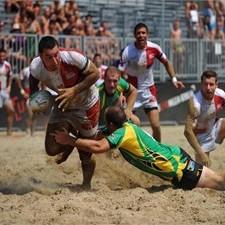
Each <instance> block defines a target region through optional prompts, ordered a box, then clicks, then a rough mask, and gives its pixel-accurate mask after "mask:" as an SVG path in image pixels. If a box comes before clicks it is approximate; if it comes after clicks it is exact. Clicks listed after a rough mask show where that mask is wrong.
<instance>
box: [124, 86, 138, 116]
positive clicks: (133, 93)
mask: <svg viewBox="0 0 225 225" xmlns="http://www.w3.org/2000/svg"><path fill="white" fill-rule="evenodd" d="M124 95H125V97H126V103H127V107H126V109H125V113H126V114H127V116H128V118H130V117H131V114H132V110H133V107H134V103H135V101H136V98H137V89H136V88H135V87H134V86H133V85H132V84H129V90H128V92H124Z"/></svg>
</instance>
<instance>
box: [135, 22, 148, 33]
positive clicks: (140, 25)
mask: <svg viewBox="0 0 225 225" xmlns="http://www.w3.org/2000/svg"><path fill="white" fill-rule="evenodd" d="M142 27H144V28H145V29H146V31H147V33H149V29H148V26H147V25H146V24H145V23H138V24H137V25H136V26H135V27H134V35H135V34H136V32H137V30H139V29H140V28H142Z"/></svg>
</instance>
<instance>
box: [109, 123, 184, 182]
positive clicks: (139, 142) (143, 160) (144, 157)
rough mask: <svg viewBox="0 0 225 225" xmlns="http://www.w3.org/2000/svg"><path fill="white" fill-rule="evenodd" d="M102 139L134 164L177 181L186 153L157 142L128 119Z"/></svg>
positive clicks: (175, 147) (180, 176) (165, 178)
mask: <svg viewBox="0 0 225 225" xmlns="http://www.w3.org/2000/svg"><path fill="white" fill-rule="evenodd" d="M106 139H107V140H108V142H109V144H110V146H111V147H112V148H118V149H119V150H120V152H121V154H122V155H123V157H124V158H125V159H126V160H127V161H128V162H129V163H131V164H132V165H134V166H135V167H137V168H139V169H141V170H143V171H145V172H148V173H151V174H154V175H157V176H159V177H161V178H162V179H164V180H169V181H172V179H173V178H176V179H178V181H180V180H181V178H182V176H183V172H182V170H183V169H184V168H185V167H186V164H187V156H186V155H185V154H183V152H182V150H181V149H180V148H179V147H178V146H176V145H174V146H170V145H165V144H161V143H159V142H157V141H156V140H155V139H154V138H153V137H152V136H151V135H150V134H148V133H147V132H146V131H144V130H143V129H142V128H140V127H138V126H136V125H135V124H132V123H129V122H126V123H124V126H123V127H122V128H120V129H118V130H116V131H115V132H113V133H112V134H111V135H109V136H107V137H106Z"/></svg>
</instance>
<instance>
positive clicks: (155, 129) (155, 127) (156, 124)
mask: <svg viewBox="0 0 225 225" xmlns="http://www.w3.org/2000/svg"><path fill="white" fill-rule="evenodd" d="M151 127H152V130H154V131H156V132H160V124H159V123H155V124H154V123H153V124H151Z"/></svg>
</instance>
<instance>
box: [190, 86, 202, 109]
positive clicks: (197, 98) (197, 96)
mask: <svg viewBox="0 0 225 225" xmlns="http://www.w3.org/2000/svg"><path fill="white" fill-rule="evenodd" d="M202 99H203V96H202V92H201V91H200V90H199V91H197V92H195V93H194V94H193V95H192V97H191V98H190V100H189V101H192V104H193V105H194V107H197V108H199V107H200V106H201V102H202Z"/></svg>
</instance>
